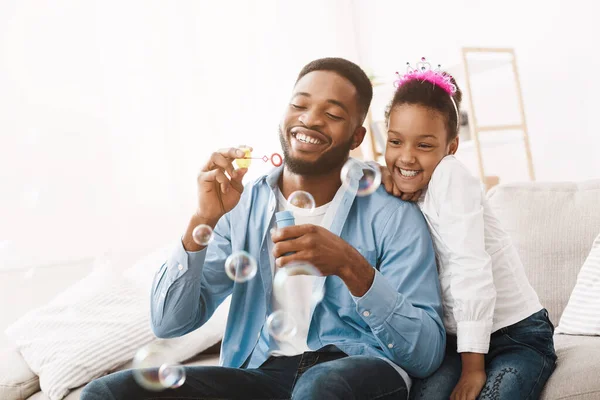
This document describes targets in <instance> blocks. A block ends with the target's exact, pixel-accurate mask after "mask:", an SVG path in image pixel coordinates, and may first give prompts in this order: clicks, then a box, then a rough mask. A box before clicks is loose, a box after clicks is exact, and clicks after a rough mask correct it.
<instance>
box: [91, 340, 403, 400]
mask: <svg viewBox="0 0 600 400" xmlns="http://www.w3.org/2000/svg"><path fill="white" fill-rule="evenodd" d="M185 372H186V380H185V383H184V384H183V386H181V387H179V388H177V389H168V390H165V391H162V392H150V391H147V390H145V389H143V388H142V387H140V386H139V385H138V384H137V383H136V382H135V380H134V379H133V375H132V370H127V371H121V372H116V373H114V374H111V375H107V376H105V377H102V378H99V379H96V380H95V381H92V382H90V383H89V384H88V385H87V386H86V387H85V389H84V390H83V393H82V394H81V399H82V400H142V399H143V400H151V399H188V400H191V399H194V400H201V399H206V400H208V399H211V400H216V399H265V400H266V399H271V400H272V399H290V398H291V399H302V400H307V399H324V400H327V399H344V400H347V399H380V400H388V399H390V400H391V399H407V398H408V391H407V389H406V385H405V383H404V380H403V379H402V377H400V375H399V374H398V373H397V372H396V370H395V369H394V368H393V367H392V366H391V365H389V364H388V363H387V362H385V361H384V360H381V359H379V358H375V357H367V356H351V357H348V356H346V354H344V353H342V352H340V351H333V352H332V351H326V352H323V351H317V352H306V353H304V354H302V355H299V356H294V357H271V358H269V359H268V360H267V361H266V362H265V363H264V364H263V365H261V366H260V368H257V369H241V368H225V367H186V368H185Z"/></svg>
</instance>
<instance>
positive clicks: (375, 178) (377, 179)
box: [340, 159, 381, 197]
mask: <svg viewBox="0 0 600 400" xmlns="http://www.w3.org/2000/svg"><path fill="white" fill-rule="evenodd" d="M356 163H358V162H357V161H356V160H353V159H349V160H348V161H346V164H344V166H343V167H342V172H341V174H340V178H341V180H342V185H344V186H345V187H347V188H348V187H350V181H351V178H350V171H351V170H352V167H353V166H354V168H356V166H355V164H356ZM362 171H363V175H362V177H361V178H360V180H359V181H358V190H357V191H356V195H357V196H359V197H360V196H368V195H370V194H372V193H374V192H375V191H376V190H377V188H379V185H381V169H380V166H379V164H378V163H376V162H374V161H370V162H367V163H366V165H363V166H362Z"/></svg>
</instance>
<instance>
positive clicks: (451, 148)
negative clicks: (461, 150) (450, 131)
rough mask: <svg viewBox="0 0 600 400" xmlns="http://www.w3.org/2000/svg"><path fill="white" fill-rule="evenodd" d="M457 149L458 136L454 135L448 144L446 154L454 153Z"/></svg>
mask: <svg viewBox="0 0 600 400" xmlns="http://www.w3.org/2000/svg"><path fill="white" fill-rule="evenodd" d="M456 150H458V136H456V137H455V138H454V139H452V141H451V142H450V144H449V145H448V154H455V153H456Z"/></svg>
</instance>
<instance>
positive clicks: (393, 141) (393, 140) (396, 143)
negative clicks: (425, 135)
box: [390, 139, 400, 146]
mask: <svg viewBox="0 0 600 400" xmlns="http://www.w3.org/2000/svg"><path fill="white" fill-rule="evenodd" d="M390 143H391V144H393V145H395V146H397V145H399V144H400V141H399V140H395V139H391V140H390Z"/></svg>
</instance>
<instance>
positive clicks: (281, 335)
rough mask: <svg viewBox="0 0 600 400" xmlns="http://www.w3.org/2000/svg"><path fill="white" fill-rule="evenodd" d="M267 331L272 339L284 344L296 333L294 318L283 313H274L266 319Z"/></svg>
mask: <svg viewBox="0 0 600 400" xmlns="http://www.w3.org/2000/svg"><path fill="white" fill-rule="evenodd" d="M267 331H268V332H269V335H271V336H272V337H273V338H274V339H276V340H278V341H280V342H286V341H288V340H290V339H291V338H292V337H294V336H295V335H296V333H297V331H298V327H297V325H296V321H295V320H294V317H292V316H291V315H290V314H288V313H286V312H285V311H281V310H278V311H275V312H274V313H272V314H271V315H269V317H268V318H267Z"/></svg>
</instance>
